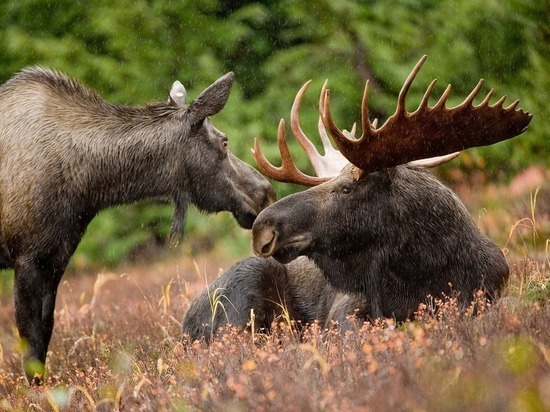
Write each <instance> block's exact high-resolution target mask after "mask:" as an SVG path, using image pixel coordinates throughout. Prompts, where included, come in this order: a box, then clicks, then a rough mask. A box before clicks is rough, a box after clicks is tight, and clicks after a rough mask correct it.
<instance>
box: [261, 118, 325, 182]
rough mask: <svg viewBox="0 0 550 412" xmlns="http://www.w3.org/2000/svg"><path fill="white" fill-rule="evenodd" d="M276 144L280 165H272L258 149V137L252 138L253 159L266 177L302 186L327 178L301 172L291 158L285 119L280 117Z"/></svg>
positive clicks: (323, 180)
mask: <svg viewBox="0 0 550 412" xmlns="http://www.w3.org/2000/svg"><path fill="white" fill-rule="evenodd" d="M277 144H278V146H279V151H280V153H281V166H280V167H276V166H273V165H272V164H271V163H270V162H269V161H268V160H267V159H266V158H265V156H264V154H263V153H262V151H261V149H260V144H259V142H258V139H254V149H252V154H253V155H254V160H256V163H257V164H258V168H259V169H260V171H261V172H262V174H263V175H265V176H266V177H268V178H270V179H273V180H277V181H279V182H284V183H297V184H300V185H304V186H317V185H319V184H321V183H323V182H326V181H327V180H328V178H320V177H314V176H308V175H306V174H304V173H302V172H301V171H300V170H298V168H297V167H296V165H295V164H294V161H293V160H292V156H291V154H290V150H289V149H288V144H287V142H286V136H285V121H284V119H281V121H280V122H279V129H278V131H277Z"/></svg>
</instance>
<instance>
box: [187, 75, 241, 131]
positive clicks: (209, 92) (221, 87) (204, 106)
mask: <svg viewBox="0 0 550 412" xmlns="http://www.w3.org/2000/svg"><path fill="white" fill-rule="evenodd" d="M234 77H235V75H234V74H233V72H229V73H226V74H224V75H223V76H222V77H220V78H219V79H218V80H216V81H215V82H214V83H213V84H211V85H210V86H208V87H207V88H206V89H205V90H204V91H203V92H202V93H201V94H200V96H199V97H197V100H195V101H194V102H193V104H192V105H191V107H189V114H190V121H191V124H197V123H199V122H202V121H203V120H204V119H206V118H207V117H208V116H213V115H215V114H216V113H218V112H219V111H220V110H221V109H223V106H225V103H226V102H227V99H228V97H229V92H230V91H231V86H232V85H233V78H234Z"/></svg>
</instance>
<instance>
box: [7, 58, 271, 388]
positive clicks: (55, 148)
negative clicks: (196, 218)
mask: <svg viewBox="0 0 550 412" xmlns="http://www.w3.org/2000/svg"><path fill="white" fill-rule="evenodd" d="M233 78H234V74H233V73H232V72H229V73H227V74H226V75H224V76H222V77H220V78H219V79H218V80H217V81H216V82H214V83H213V84H212V85H210V86H209V87H208V88H206V89H205V90H204V91H203V92H202V93H201V94H200V95H199V96H198V98H197V99H196V100H195V101H194V102H193V103H192V104H190V105H188V104H186V95H187V93H186V90H185V88H184V87H183V85H182V84H181V83H179V82H175V83H174V85H173V87H172V90H171V91H170V97H169V99H168V100H167V101H164V102H158V103H151V104H148V105H145V106H139V107H137V106H136V107H131V106H123V105H112V104H109V103H107V102H106V101H104V100H103V99H102V98H101V97H100V96H99V95H98V94H97V93H96V92H94V91H91V90H89V89H87V88H85V87H84V86H83V85H81V84H80V83H78V82H76V81H74V80H72V79H71V78H69V77H67V76H65V75H63V74H61V73H59V72H56V71H51V70H48V69H44V68H41V67H34V68H28V69H25V70H23V71H21V72H20V73H18V74H17V75H15V76H14V77H12V78H11V79H10V80H8V81H7V82H6V83H5V84H4V85H2V86H1V87H0V267H2V268H8V267H11V268H14V269H15V287H14V303H15V319H16V323H17V328H18V330H19V334H20V337H21V338H22V340H23V341H24V342H26V345H25V346H26V347H27V349H26V350H25V353H24V356H23V366H24V370H25V373H26V375H27V378H28V379H29V381H30V382H31V383H40V382H41V379H42V376H43V373H44V363H45V360H46V353H47V349H48V345H49V342H50V338H51V335H52V329H53V324H54V307H55V298H56V292H57V287H58V285H59V282H60V279H61V277H62V275H63V272H64V271H65V268H66V266H67V264H68V262H69V259H70V257H71V255H72V254H73V252H74V250H75V248H76V247H77V245H78V243H79V241H80V239H81V237H82V235H83V234H84V232H85V230H86V227H87V226H88V223H89V222H90V221H91V220H92V218H93V217H94V216H95V215H96V214H97V213H98V212H99V211H100V210H102V209H104V208H107V207H109V206H112V205H118V204H127V203H132V202H136V201H140V200H143V199H149V198H159V199H165V200H169V201H172V202H173V203H174V205H175V210H174V215H173V220H172V235H173V236H175V237H178V236H181V235H182V233H183V219H184V216H185V213H186V209H187V207H188V205H189V204H193V205H195V206H196V207H198V208H199V209H201V210H203V211H206V212H210V213H213V212H219V211H230V212H232V213H233V215H234V216H235V218H236V220H237V221H238V223H239V224H240V225H241V226H242V227H244V228H251V227H252V223H253V222H254V219H255V218H256V216H257V214H258V213H259V212H260V211H261V210H262V209H263V208H264V207H266V206H267V205H268V204H270V203H272V202H273V201H274V199H275V193H274V191H273V189H272V188H271V186H270V184H269V182H268V181H267V179H265V178H264V177H263V176H262V175H261V174H260V173H258V172H257V171H256V170H255V169H253V168H252V167H251V166H249V165H248V164H246V163H244V162H242V161H240V160H239V159H237V158H236V157H235V156H234V155H233V154H232V153H231V152H230V151H229V150H228V148H227V142H228V141H227V137H226V135H225V134H224V133H222V132H221V131H219V130H217V129H216V128H215V127H214V126H213V125H212V123H211V121H210V120H209V116H212V115H215V114H216V113H218V112H219V111H220V110H221V109H222V108H223V107H224V105H225V103H226V101H227V99H228V97H229V92H230V90H231V86H232V83H233Z"/></svg>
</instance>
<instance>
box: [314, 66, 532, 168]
mask: <svg viewBox="0 0 550 412" xmlns="http://www.w3.org/2000/svg"><path fill="white" fill-rule="evenodd" d="M425 60H426V56H423V57H422V58H421V59H420V60H419V61H418V63H417V64H416V65H415V66H414V68H413V70H412V71H411V73H410V74H409V76H408V77H407V79H406V80H405V82H404V84H403V87H402V88H401V91H400V92H399V96H398V98H397V107H396V110H395V113H394V114H393V115H392V116H390V117H389V118H388V120H387V121H386V122H385V123H384V124H383V125H382V127H380V128H376V126H375V125H374V122H373V123H372V124H371V123H370V122H369V121H368V120H367V121H365V120H364V119H368V114H367V111H366V102H367V96H366V94H367V90H365V94H364V96H363V103H362V110H361V112H362V120H363V134H362V136H361V138H360V139H358V140H355V139H351V138H348V137H347V136H346V135H345V133H343V132H342V131H341V130H340V129H338V127H337V126H336V125H335V124H334V121H333V119H332V115H331V113H330V91H329V90H326V91H325V97H324V104H323V110H322V118H323V123H324V125H325V127H326V128H327V129H328V131H329V132H330V134H331V135H332V137H333V140H334V142H335V143H336V145H337V146H338V148H339V149H340V151H341V152H342V154H343V155H344V156H345V157H346V158H347V159H348V160H349V161H350V162H351V163H353V164H354V165H355V166H357V167H358V168H360V169H362V170H363V171H364V172H372V171H376V170H381V169H385V168H388V167H393V166H397V165H400V164H404V163H409V162H412V161H415V160H419V159H425V158H433V157H438V156H443V155H446V154H448V153H452V152H458V151H461V150H464V149H466V148H469V147H475V146H485V145H490V144H494V143H497V142H500V141H502V140H506V139H510V138H512V137H515V136H517V135H519V134H521V133H523V132H524V131H525V130H526V129H527V127H528V125H529V123H530V122H531V118H532V115H531V114H530V113H528V112H525V111H523V110H522V109H517V106H518V103H517V102H514V103H512V104H511V105H510V106H508V107H506V108H504V107H503V105H504V99H505V97H503V98H501V99H499V100H498V101H497V102H496V103H494V104H489V100H490V98H491V96H492V94H493V90H490V91H489V93H488V94H487V95H486V97H485V98H484V99H483V101H482V102H481V103H480V104H478V105H474V104H473V100H474V98H475V97H476V96H477V95H478V93H479V91H480V90H481V87H482V85H483V80H480V81H479V82H478V84H477V85H476V86H475V87H474V89H473V90H472V92H471V93H470V94H469V95H468V97H466V99H465V100H464V101H463V102H462V103H461V104H459V105H458V106H456V107H454V108H446V107H445V102H446V100H447V98H448V96H449V95H450V92H451V86H450V85H449V86H448V87H447V88H446V89H445V91H444V92H443V94H442V96H441V98H440V99H439V101H438V102H437V103H436V104H435V105H434V106H433V107H429V105H428V100H429V97H430V94H431V92H432V90H433V88H434V85H435V80H434V81H432V82H431V83H430V84H429V86H428V88H427V90H426V92H425V93H424V96H423V98H422V101H421V103H420V105H419V106H418V109H417V110H416V111H415V112H414V113H409V112H407V110H406V108H405V98H406V96H407V93H408V91H409V89H410V87H411V84H412V82H413V81H414V79H415V78H416V75H417V74H418V72H419V71H420V68H421V67H422V65H423V63H424V61H425ZM367 87H368V85H367V86H366V87H365V89H367Z"/></svg>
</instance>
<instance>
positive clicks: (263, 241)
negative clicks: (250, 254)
mask: <svg viewBox="0 0 550 412" xmlns="http://www.w3.org/2000/svg"><path fill="white" fill-rule="evenodd" d="M276 245H277V232H276V231H275V229H274V228H272V227H263V228H260V229H259V230H256V226H254V228H253V238H252V249H253V250H254V253H255V254H256V255H258V256H261V257H269V256H272V255H273V253H274V251H275V247H276Z"/></svg>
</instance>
